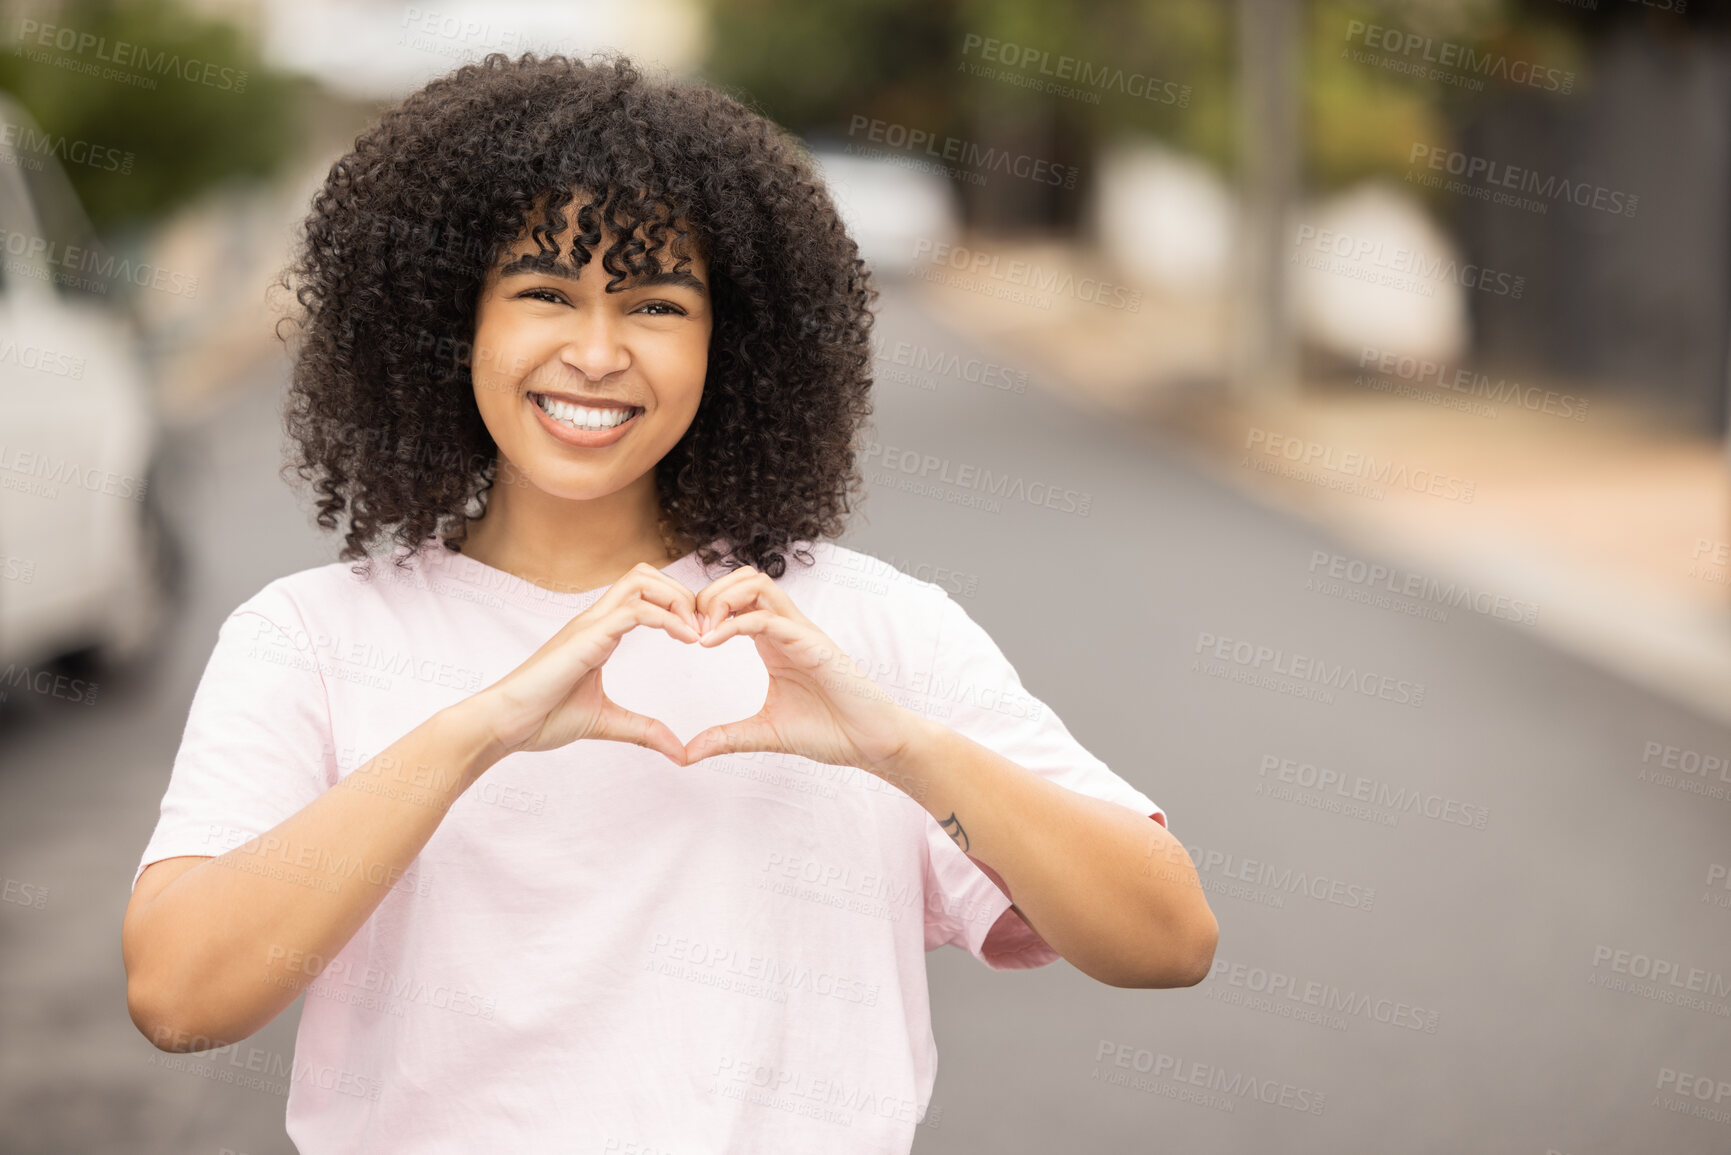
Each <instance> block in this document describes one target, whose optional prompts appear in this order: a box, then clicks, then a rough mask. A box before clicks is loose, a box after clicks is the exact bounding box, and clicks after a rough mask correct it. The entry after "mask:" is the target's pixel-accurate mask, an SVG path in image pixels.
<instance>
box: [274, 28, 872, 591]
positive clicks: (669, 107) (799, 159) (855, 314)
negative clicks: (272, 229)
mask: <svg viewBox="0 0 1731 1155" xmlns="http://www.w3.org/2000/svg"><path fill="white" fill-rule="evenodd" d="M582 190H593V195H594V196H595V198H596V199H595V200H594V201H593V203H589V204H585V205H584V206H583V207H582V208H581V209H580V210H579V211H578V212H577V214H576V230H575V235H574V239H573V243H572V248H573V250H574V251H573V254H572V258H571V259H572V261H573V263H574V264H575V265H576V266H577V267H578V268H582V267H584V266H585V265H586V264H587V262H588V260H589V257H590V255H591V250H593V249H596V248H598V246H599V242H600V240H601V238H602V232H601V224H602V222H603V221H605V222H606V224H607V226H608V227H609V228H610V229H611V230H612V231H613V232H614V233H615V234H616V238H615V240H614V243H613V244H612V245H611V247H609V248H608V249H606V251H605V252H604V253H602V254H601V259H602V267H603V268H604V269H605V270H607V271H608V272H609V273H610V274H612V279H611V281H610V282H609V287H610V288H611V287H612V286H613V285H617V284H618V283H620V282H621V281H623V280H624V279H625V278H626V277H627V276H628V275H635V274H637V273H640V272H644V271H654V270H657V269H659V267H660V266H659V262H658V260H657V254H658V252H660V251H662V250H663V249H666V250H667V251H669V252H674V251H679V252H688V251H690V249H691V246H695V250H696V251H697V252H698V253H700V254H701V255H702V256H703V258H704V259H705V260H706V261H707V262H708V264H709V272H710V281H711V286H710V287H711V295H712V301H713V308H714V325H713V330H712V334H711V339H710V345H709V369H708V374H707V378H706V380H705V383H704V389H703V397H702V401H701V404H700V405H699V408H698V411H697V413H696V416H695V417H694V418H693V419H692V423H691V426H690V428H689V429H688V430H687V431H686V433H685V435H684V436H683V437H682V438H681V439H680V441H679V442H678V444H676V445H675V446H674V447H673V449H671V450H670V451H669V452H668V453H667V455H666V456H665V457H663V458H662V460H661V461H660V462H659V463H658V464H657V466H656V470H655V474H656V487H657V492H658V494H659V496H660V500H661V505H662V512H663V516H664V519H665V521H664V526H671V527H672V529H673V530H675V531H676V532H678V533H679V534H680V535H682V536H684V537H686V538H688V539H690V540H695V541H697V542H700V543H705V544H703V545H701V546H700V547H699V556H700V558H701V560H702V561H703V563H704V564H705V565H713V564H716V563H718V562H721V563H724V564H726V565H728V566H729V567H732V566H737V565H742V564H749V565H752V566H755V567H756V568H758V569H760V570H762V571H763V572H765V573H767V574H769V575H770V576H771V577H772V578H778V577H780V576H781V575H782V574H783V573H784V572H785V569H786V560H785V558H784V556H783V554H784V553H785V552H792V553H793V554H794V556H798V557H800V558H801V560H803V561H806V562H808V563H809V561H810V560H811V558H810V556H809V554H807V553H805V552H801V551H799V550H798V549H797V548H795V547H796V545H797V543H800V542H809V541H817V540H819V539H822V538H834V537H837V536H839V535H840V533H841V530H842V527H843V515H844V514H845V513H846V512H847V511H848V509H849V507H850V504H851V499H852V498H853V497H854V496H856V495H857V494H856V491H857V489H858V488H859V487H860V486H861V484H862V483H861V479H860V475H859V471H858V466H857V458H856V442H855V439H856V437H857V436H859V433H860V429H861V427H862V425H863V424H864V422H865V420H866V418H867V417H869V416H870V413H871V401H870V388H871V375H870V366H871V348H870V330H871V324H872V314H871V307H872V305H873V303H874V302H875V300H876V298H877V292H876V290H875V288H873V286H872V285H871V282H870V277H869V273H868V271H867V268H866V264H865V262H864V261H863V260H862V259H861V258H860V256H859V251H858V249H857V247H856V246H855V244H854V242H853V241H852V239H851V238H850V237H849V236H848V234H847V232H846V230H845V228H844V227H843V225H842V223H841V220H840V219H839V217H838V216H837V213H836V209H835V206H834V205H833V203H832V202H831V199H830V197H829V194H828V192H827V191H826V189H825V188H824V185H823V182H822V180H821V178H820V177H818V176H815V175H814V173H813V168H812V165H811V163H810V159H809V154H808V153H807V152H806V150H805V149H804V148H803V147H802V146H801V145H800V144H799V143H798V141H797V140H796V138H794V137H793V136H792V135H791V134H789V133H787V132H786V131H785V130H783V129H781V128H779V127H778V126H777V125H775V124H773V123H772V122H770V121H769V120H767V119H766V118H764V117H763V116H761V115H760V114H758V113H756V112H753V111H752V110H750V109H748V108H746V107H745V106H744V105H743V104H741V103H740V102H739V101H738V100H736V99H734V98H733V97H732V96H729V95H727V94H725V93H722V92H719V91H716V90H715V89H712V88H709V87H706V86H703V85H700V84H681V83H676V82H669V81H651V80H647V79H645V78H644V77H643V76H642V75H641V73H640V72H639V70H638V69H637V68H636V67H635V66H634V65H633V64H632V63H631V61H630V60H629V59H628V58H626V57H624V56H622V55H619V54H617V53H597V54H595V56H594V57H592V58H591V62H588V63H586V62H584V61H581V60H576V59H571V58H567V57H565V56H563V55H550V56H547V57H545V58H541V57H537V55H536V54H535V53H533V52H526V53H524V54H523V55H521V56H519V57H518V58H516V59H514V60H513V59H511V58H510V57H508V56H506V55H505V54H503V53H497V52H496V53H493V54H491V55H489V56H487V57H486V58H485V59H484V60H482V61H480V62H479V63H475V64H468V65H465V66H463V67H461V68H458V69H456V70H454V71H453V72H451V73H449V74H447V75H445V76H443V77H440V78H438V79H436V80H434V81H432V82H431V83H429V84H428V85H427V86H426V87H425V88H423V89H421V90H420V91H419V92H416V93H415V94H414V95H412V96H410V97H408V98H407V99H406V100H404V101H403V102H402V103H401V104H400V105H398V106H397V107H395V108H393V109H391V110H389V111H387V112H386V113H384V114H383V115H382V116H381V118H380V119H379V120H378V122H377V123H376V124H374V125H373V126H371V127H370V128H368V129H367V130H366V131H365V132H363V133H362V134H361V135H360V136H359V137H357V138H356V140H355V145H354V149H353V150H352V151H351V152H349V153H348V154H347V155H346V156H344V157H343V158H342V159H341V160H338V161H337V162H335V163H334V164H333V165H332V166H331V169H330V172H329V174H328V176H327V177H326V179H325V183H324V186H323V187H322V188H321V189H320V190H319V191H318V193H317V194H316V195H314V197H313V199H312V209H311V212H310V214H309V215H308V216H307V218H306V221H305V223H304V237H303V238H302V239H301V240H300V243H299V244H298V245H297V248H296V251H295V253H294V255H293V261H292V263H291V264H290V265H289V266H288V267H287V269H286V270H285V271H284V273H283V275H282V277H281V278H280V280H279V282H278V283H279V284H281V285H282V286H284V287H285V288H289V289H292V290H293V293H294V297H295V300H296V301H297V302H298V303H299V305H300V306H301V312H300V313H299V315H297V316H296V317H294V318H293V320H294V321H295V322H296V325H297V328H298V336H299V340H298V341H297V342H296V343H295V346H294V356H293V373H292V380H291V384H290V389H289V399H288V402H287V405H286V407H285V411H284V418H285V422H286V424H287V427H288V431H289V435H290V440H291V442H292V444H293V446H294V447H295V449H296V450H297V452H296V453H295V454H294V455H292V456H291V459H290V461H289V463H288V464H287V465H285V466H284V475H285V478H286V477H287V475H288V472H289V471H290V470H291V469H292V470H293V472H294V473H296V474H298V476H299V478H300V480H301V481H302V482H309V481H310V482H313V483H314V487H315V488H316V490H317V494H318V498H317V509H318V516H317V521H318V524H319V526H320V527H321V528H323V529H326V530H334V529H336V528H337V525H338V516H339V515H341V514H346V515H347V517H348V519H349V528H348V531H347V534H346V537H347V544H346V545H345V546H344V548H343V550H342V553H341V555H340V556H341V558H342V559H343V560H353V559H358V558H363V557H367V558H369V559H370V557H371V554H370V546H371V545H372V543H373V542H374V541H375V540H377V539H380V538H382V537H385V536H387V535H388V536H391V537H394V539H395V542H396V544H397V545H398V546H400V547H402V549H403V551H404V552H403V553H401V554H399V556H398V557H397V558H396V562H397V564H398V565H399V566H400V565H402V564H404V562H405V561H406V560H407V557H408V556H409V555H411V554H413V553H414V552H415V551H416V550H418V549H419V548H421V547H422V546H423V545H424V544H426V543H427V541H428V539H429V538H430V537H433V536H437V537H439V538H440V539H441V540H442V541H443V543H444V545H445V547H446V548H447V549H452V550H455V549H457V548H458V545H459V544H460V543H461V542H462V541H463V540H464V539H465V536H466V532H467V526H468V522H469V520H470V519H472V518H474V517H479V516H480V515H481V513H482V512H484V510H485V508H486V500H487V493H488V491H489V489H490V488H491V487H492V485H493V483H494V478H495V474H496V471H497V469H498V461H497V446H496V444H495V443H494V441H493V438H492V436H491V434H490V433H489V432H488V431H487V427H486V425H485V424H484V423H483V422H482V420H481V416H480V412H479V410H478V408H477V407H476V404H475V398H474V393H473V385H472V382H471V378H470V370H469V365H468V359H469V358H468V350H469V348H470V343H471V342H472V341H473V339H474V336H475V327H476V309H477V304H478V297H479V294H480V291H481V288H482V283H483V280H484V278H485V275H486V273H487V271H488V269H490V268H491V267H493V265H494V264H495V263H496V262H498V261H499V260H500V259H501V258H502V257H503V255H504V254H505V253H506V251H507V250H508V249H509V248H510V247H511V246H512V245H513V244H514V243H515V242H516V241H517V240H518V239H519V238H521V237H522V236H524V234H525V232H526V230H530V229H533V230H534V231H533V232H532V233H531V234H530V235H531V236H533V237H534V239H535V240H536V241H537V243H538V244H539V245H540V246H541V247H542V248H543V249H545V248H546V247H547V246H548V244H549V243H550V242H549V241H548V239H547V238H551V237H555V236H558V235H559V234H560V233H561V232H563V230H564V229H565V228H566V227H567V221H566V218H565V215H564V213H563V211H562V210H564V209H565V208H566V207H567V206H568V205H570V204H571V203H572V201H573V200H574V199H575V197H576V196H578V195H581V194H582ZM531 218H533V219H531ZM686 223H688V224H689V226H690V229H691V233H690V234H688V233H687V232H686V230H685V228H684V227H683V225H684V224H686ZM670 231H671V232H674V233H676V234H677V240H676V241H675V243H672V244H670V238H669V237H668V233H669V232H670ZM640 233H641V235H639V234H640ZM279 336H280V332H279ZM718 540H719V541H720V542H721V544H724V545H726V546H728V547H729V548H728V549H726V550H723V551H719V552H718V551H716V550H715V549H713V548H712V547H711V545H710V544H709V543H713V542H717V541H718ZM729 557H731V559H732V560H731V561H730V560H728V558H729ZM366 564H370V560H369V562H368V563H366Z"/></svg>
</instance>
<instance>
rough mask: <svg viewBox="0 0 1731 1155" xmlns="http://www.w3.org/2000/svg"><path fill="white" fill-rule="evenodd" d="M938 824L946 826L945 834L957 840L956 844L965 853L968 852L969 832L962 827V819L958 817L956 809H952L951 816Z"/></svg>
mask: <svg viewBox="0 0 1731 1155" xmlns="http://www.w3.org/2000/svg"><path fill="white" fill-rule="evenodd" d="M938 825H940V826H942V827H943V828H944V833H945V834H948V835H949V836H950V837H951V838H953V839H955V840H956V845H957V846H960V847H961V848H962V853H963V854H966V853H967V852H968V832H967V831H966V830H963V829H962V823H961V820H960V819H958V818H957V817H956V812H955V811H954V810H952V811H950V816H949V817H948V818H946V819H944V820H943V821H942V822H940V823H939V824H938ZM952 826H953V827H955V829H954V830H952V829H950V827H952Z"/></svg>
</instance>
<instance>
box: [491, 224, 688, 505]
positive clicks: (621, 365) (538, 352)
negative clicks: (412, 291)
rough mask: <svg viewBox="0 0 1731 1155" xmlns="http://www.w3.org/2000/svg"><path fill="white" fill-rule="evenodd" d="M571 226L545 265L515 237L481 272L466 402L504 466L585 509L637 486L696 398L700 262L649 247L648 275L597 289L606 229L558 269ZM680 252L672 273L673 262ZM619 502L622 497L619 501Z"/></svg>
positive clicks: (650, 490)
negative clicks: (680, 262)
mask: <svg viewBox="0 0 1731 1155" xmlns="http://www.w3.org/2000/svg"><path fill="white" fill-rule="evenodd" d="M580 203H581V199H580V200H579V202H577V203H575V204H573V205H572V206H570V208H568V209H567V211H566V219H567V220H569V221H571V222H572V224H571V226H570V227H568V228H567V229H566V231H565V232H564V233H562V234H560V235H559V237H557V238H556V243H557V244H558V249H559V253H558V260H557V262H556V263H554V262H553V261H551V260H549V259H548V258H544V257H542V256H540V255H539V252H538V249H537V246H536V245H535V243H534V241H533V240H531V239H530V238H529V237H528V235H527V232H525V235H524V236H523V237H521V238H519V240H518V242H517V243H516V245H514V246H513V247H512V248H511V250H510V251H509V252H507V253H506V254H505V255H504V256H503V258H502V259H501V260H500V262H499V263H498V264H497V265H495V266H494V268H493V269H492V270H491V271H490V272H489V273H488V275H487V278H486V280H485V282H484V283H483V285H482V288H481V294H480V298H479V301H478V304H477V309H476V323H475V341H474V356H473V358H472V359H471V362H470V368H471V371H472V373H471V375H472V377H473V380H474V389H475V404H476V406H477V407H478V408H479V410H480V413H481V419H482V421H484V422H485V423H486V426H487V430H488V432H490V433H491V434H492V435H493V440H494V442H495V443H496V444H497V445H498V447H499V456H500V459H501V460H500V463H499V469H500V475H499V476H500V480H501V481H510V480H515V479H514V478H510V477H507V472H508V471H514V473H515V474H516V475H517V477H519V478H521V479H522V480H524V481H526V482H527V484H528V485H530V486H532V487H533V489H534V490H536V491H539V493H541V494H545V495H547V496H549V497H553V498H561V499H564V500H567V501H587V500H593V499H595V498H601V497H606V496H608V495H610V494H617V493H620V491H621V490H626V489H628V488H646V490H647V492H646V493H640V494H637V495H636V497H637V499H638V500H647V501H648V503H649V505H648V507H649V508H654V486H655V477H654V470H655V466H656V463H658V462H659V461H660V460H661V459H662V458H663V457H664V456H666V455H667V452H668V451H669V450H670V449H672V448H673V446H674V445H676V444H677V443H678V442H679V439H680V438H681V437H682V436H684V434H685V431H686V429H687V428H689V426H690V425H691V421H692V418H693V417H694V416H695V415H696V413H697V407H698V403H699V402H700V401H701V400H702V398H703V382H704V378H705V376H706V374H707V372H708V369H709V336H710V331H711V329H712V327H713V320H714V315H713V312H712V309H711V301H710V291H709V269H708V263H707V262H706V261H705V260H704V259H703V257H702V255H701V254H700V253H698V252H696V251H695V249H694V248H693V247H691V245H690V242H685V245H684V247H681V243H680V242H679V241H677V240H675V241H673V242H671V247H672V252H671V253H668V252H667V251H665V250H664V251H663V252H662V253H661V254H660V256H661V265H660V272H659V273H650V274H646V275H642V276H638V277H635V278H630V279H627V280H626V281H625V282H623V283H622V284H621V286H620V287H619V289H618V291H615V292H607V291H606V285H607V282H608V281H609V280H611V279H612V274H611V273H609V272H607V270H606V269H604V268H603V267H602V264H601V257H602V254H604V253H605V252H606V251H607V248H608V246H609V245H611V244H612V243H613V240H614V235H613V234H612V233H606V234H604V235H603V237H602V239H601V243H600V244H599V245H598V246H596V247H595V248H593V249H592V250H591V253H590V258H589V261H588V262H587V263H586V264H585V265H584V266H583V269H582V271H581V272H579V271H578V270H577V269H576V268H574V267H573V266H572V265H571V264H570V263H569V262H570V259H571V256H570V251H571V250H570V238H571V235H572V233H573V232H574V231H575V230H576V224H575V222H576V216H577V213H576V210H577V207H578V204H580ZM682 256H688V257H689V258H690V260H689V263H687V264H685V266H684V269H685V270H686V271H681V272H674V271H673V268H674V264H675V261H676V260H677V259H678V258H679V257H682ZM621 496H622V497H623V496H626V495H624V494H621Z"/></svg>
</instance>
